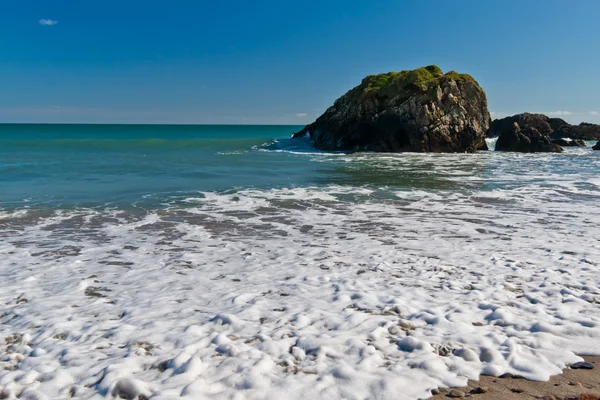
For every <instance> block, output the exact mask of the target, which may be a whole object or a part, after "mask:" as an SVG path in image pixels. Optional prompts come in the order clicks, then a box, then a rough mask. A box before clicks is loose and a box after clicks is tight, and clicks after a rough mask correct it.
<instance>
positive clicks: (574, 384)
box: [569, 381, 583, 386]
mask: <svg viewBox="0 0 600 400" xmlns="http://www.w3.org/2000/svg"><path fill="white" fill-rule="evenodd" d="M569 385H570V386H583V385H582V384H581V382H574V381H571V382H569Z"/></svg>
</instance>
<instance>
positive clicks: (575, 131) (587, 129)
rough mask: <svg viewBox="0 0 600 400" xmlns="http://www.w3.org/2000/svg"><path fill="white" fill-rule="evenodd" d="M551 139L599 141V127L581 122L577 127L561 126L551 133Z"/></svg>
mask: <svg viewBox="0 0 600 400" xmlns="http://www.w3.org/2000/svg"><path fill="white" fill-rule="evenodd" d="M551 136H552V137H553V138H556V139H559V138H570V139H580V140H600V125H596V124H588V123H587V122H582V123H581V124H579V125H569V124H566V125H563V126H561V127H559V128H557V129H555V130H554V132H552V135H551Z"/></svg>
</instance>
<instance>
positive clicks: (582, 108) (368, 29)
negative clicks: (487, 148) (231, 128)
mask: <svg viewBox="0 0 600 400" xmlns="http://www.w3.org/2000/svg"><path fill="white" fill-rule="evenodd" d="M599 21H600V1H599V0H569V1H567V0H518V1H515V0H453V1H449V0H428V1H421V0H413V1H408V0H406V1H400V0H397V1H376V0H318V1H313V0H302V1H297V0H265V1H262V0H256V1H250V0H247V1H242V0H230V1H226V0H212V1H204V0H196V1H192V0H170V1H158V0H144V1H141V0H102V1H100V0H85V1H84V0H2V1H1V2H0V38H1V39H0V79H1V82H2V86H1V87H0V122H98V123H100V122H118V123H135V122H147V123H286V124H305V123H308V122H311V121H312V120H314V119H315V118H316V117H317V116H319V115H320V114H321V113H322V112H323V111H324V110H325V109H326V108H327V107H328V106H329V105H331V104H332V103H333V101H334V100H335V99H336V98H337V97H339V96H340V95H342V94H343V93H344V92H346V91H347V90H348V89H350V88H351V87H353V86H355V85H357V84H359V83H360V81H361V79H362V78H363V77H364V76H365V75H368V74H372V73H378V72H388V71H399V70H403V69H412V68H415V67H419V66H423V65H429V64H437V65H439V66H440V67H441V68H442V69H443V70H444V71H447V70H451V69H454V70H457V71H459V72H465V73H469V74H471V75H473V76H474V77H475V78H476V79H477V80H478V81H479V83H480V84H481V85H482V86H483V88H484V89H485V90H486V92H487V95H488V100H489V104H490V111H492V112H493V115H494V116H501V115H504V114H513V113H518V112H523V111H532V112H545V113H553V115H562V117H563V118H565V119H567V120H568V121H570V122H580V121H582V120H584V121H590V122H596V123H600V76H599V74H598V72H599V71H600V23H599Z"/></svg>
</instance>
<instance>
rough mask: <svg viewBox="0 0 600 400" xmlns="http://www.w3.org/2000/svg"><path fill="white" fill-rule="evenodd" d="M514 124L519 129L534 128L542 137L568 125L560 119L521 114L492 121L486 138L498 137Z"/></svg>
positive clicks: (542, 115) (541, 115)
mask: <svg viewBox="0 0 600 400" xmlns="http://www.w3.org/2000/svg"><path fill="white" fill-rule="evenodd" d="M515 122H516V123H517V124H518V125H519V127H520V128H521V129H524V128H535V129H536V130H537V131H538V132H539V133H541V134H542V135H550V134H551V133H553V132H554V130H555V129H558V128H560V127H561V126H563V125H569V124H568V123H567V121H565V120H563V119H560V118H548V117H547V116H545V115H544V114H532V113H523V114H517V115H513V116H511V117H506V118H502V119H495V120H494V121H492V125H491V126H490V130H489V131H488V133H487V137H489V138H495V137H499V136H500V135H501V134H502V133H503V132H509V131H511V130H512V129H513V126H514V124H515Z"/></svg>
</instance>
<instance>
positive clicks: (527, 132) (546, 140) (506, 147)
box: [496, 122, 563, 153]
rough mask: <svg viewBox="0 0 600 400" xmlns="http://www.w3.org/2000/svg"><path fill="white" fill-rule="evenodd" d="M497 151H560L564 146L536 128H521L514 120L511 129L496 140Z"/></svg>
mask: <svg viewBox="0 0 600 400" xmlns="http://www.w3.org/2000/svg"><path fill="white" fill-rule="evenodd" d="M496 151H517V152H520V153H541V152H546V153H560V152H562V151H563V149H562V147H560V146H559V145H557V144H555V143H552V141H551V140H550V137H549V136H548V135H547V134H543V133H541V132H540V131H539V130H537V129H536V128H532V127H528V126H526V127H524V128H521V127H520V126H519V124H518V123H517V122H513V125H512V128H511V129H510V130H506V131H503V132H502V133H501V134H500V137H498V140H497V141H496Z"/></svg>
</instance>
